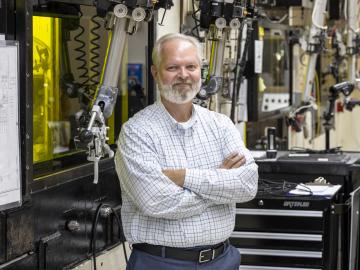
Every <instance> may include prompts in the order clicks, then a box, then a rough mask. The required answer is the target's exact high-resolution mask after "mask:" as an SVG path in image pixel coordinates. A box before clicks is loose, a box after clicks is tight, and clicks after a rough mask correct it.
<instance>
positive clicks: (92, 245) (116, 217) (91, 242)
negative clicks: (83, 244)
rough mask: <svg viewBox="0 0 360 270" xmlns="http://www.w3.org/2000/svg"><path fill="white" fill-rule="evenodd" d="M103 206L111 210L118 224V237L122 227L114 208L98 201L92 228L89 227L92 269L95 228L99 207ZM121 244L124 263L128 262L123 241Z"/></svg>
mask: <svg viewBox="0 0 360 270" xmlns="http://www.w3.org/2000/svg"><path fill="white" fill-rule="evenodd" d="M104 207H108V208H109V209H110V210H111V212H112V213H113V214H114V217H115V220H116V223H117V225H118V238H119V239H120V236H121V228H122V226H121V221H120V217H119V215H118V214H117V212H116V211H115V210H114V208H112V207H111V206H110V205H108V204H102V203H100V204H99V205H98V207H97V208H96V211H95V219H94V220H93V224H92V229H91V239H90V251H91V254H92V257H93V262H94V270H96V229H97V226H98V222H99V216H100V213H101V209H102V208H104ZM122 246H123V250H124V256H125V261H126V264H127V263H128V256H127V253H126V248H125V243H124V242H123V243H122Z"/></svg>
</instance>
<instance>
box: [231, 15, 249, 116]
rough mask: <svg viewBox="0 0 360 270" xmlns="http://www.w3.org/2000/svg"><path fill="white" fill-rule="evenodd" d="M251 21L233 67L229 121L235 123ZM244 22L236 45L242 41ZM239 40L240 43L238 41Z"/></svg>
mask: <svg viewBox="0 0 360 270" xmlns="http://www.w3.org/2000/svg"><path fill="white" fill-rule="evenodd" d="M251 22H252V21H250V23H248V25H247V30H246V40H245V44H244V50H243V54H242V55H241V59H240V62H239V57H237V59H236V67H235V69H236V70H235V75H234V87H233V95H232V100H231V114H230V119H231V120H232V121H233V122H234V123H235V108H236V103H237V99H238V96H239V93H240V86H241V83H242V77H243V73H244V70H245V66H246V55H247V51H248V48H249V43H250V38H251V32H252V30H253V29H252V24H251ZM244 24H245V23H244V22H243V23H242V24H241V27H240V31H239V32H240V33H239V39H238V43H240V44H241V39H242V30H243V28H244ZM239 40H240V41H239ZM240 53H241V48H240V45H239V46H238V55H240ZM238 67H239V69H238V70H237V68H238Z"/></svg>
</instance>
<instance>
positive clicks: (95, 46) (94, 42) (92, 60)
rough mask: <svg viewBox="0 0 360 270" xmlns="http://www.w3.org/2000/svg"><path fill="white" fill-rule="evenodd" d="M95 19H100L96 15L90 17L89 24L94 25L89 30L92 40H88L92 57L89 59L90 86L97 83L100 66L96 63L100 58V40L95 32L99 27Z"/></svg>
mask: <svg viewBox="0 0 360 270" xmlns="http://www.w3.org/2000/svg"><path fill="white" fill-rule="evenodd" d="M97 18H100V17H99V16H97V15H94V16H92V17H91V22H92V23H93V24H94V25H95V27H93V28H92V29H91V30H90V33H91V34H93V38H92V39H91V40H90V44H91V45H92V46H93V47H92V48H91V50H90V52H91V54H92V57H91V58H90V63H91V64H92V65H91V67H90V70H91V71H92V72H93V74H92V76H91V77H90V82H91V83H92V84H98V83H99V81H98V77H99V75H100V71H99V70H98V67H99V66H100V63H99V62H98V59H99V57H100V53H99V49H100V45H99V43H98V40H99V39H100V34H99V33H98V32H97V30H98V29H99V28H100V27H101V24H100V23H99V22H98V21H96V19H97Z"/></svg>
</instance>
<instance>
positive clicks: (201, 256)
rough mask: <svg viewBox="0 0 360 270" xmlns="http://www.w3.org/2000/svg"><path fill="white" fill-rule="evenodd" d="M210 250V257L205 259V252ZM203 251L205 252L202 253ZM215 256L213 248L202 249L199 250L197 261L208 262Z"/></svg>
mask: <svg viewBox="0 0 360 270" xmlns="http://www.w3.org/2000/svg"><path fill="white" fill-rule="evenodd" d="M209 251H212V254H211V257H209V258H208V259H206V258H205V257H206V252H209ZM204 253H205V254H204ZM214 257H215V250H214V249H204V250H201V251H200V254H199V263H206V262H210V261H211V260H213V259H214Z"/></svg>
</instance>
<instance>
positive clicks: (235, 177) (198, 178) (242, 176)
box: [184, 116, 258, 204]
mask: <svg viewBox="0 0 360 270" xmlns="http://www.w3.org/2000/svg"><path fill="white" fill-rule="evenodd" d="M220 117H221V118H223V123H224V125H223V128H222V130H221V132H222V139H223V142H222V144H223V147H222V149H223V155H224V158H226V157H228V156H231V155H232V154H233V153H237V154H239V155H243V156H244V157H245V160H246V162H245V164H244V165H242V166H240V167H238V168H233V169H222V168H215V169H187V170H186V175H185V180H184V187H185V188H188V189H190V190H191V191H193V192H195V193H198V194H199V195H201V196H203V197H204V198H206V199H209V200H211V201H212V202H214V203H218V204H222V203H234V202H246V201H249V200H251V199H253V198H254V197H255V195H256V192H257V186H258V166H257V165H256V163H255V161H254V158H253V157H252V155H251V153H250V151H249V150H248V149H247V148H246V147H245V145H244V143H243V141H242V139H241V135H240V133H239V131H238V130H237V129H236V128H235V126H234V125H233V123H232V122H231V120H230V119H229V118H228V117H225V116H220ZM219 167H220V164H219Z"/></svg>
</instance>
